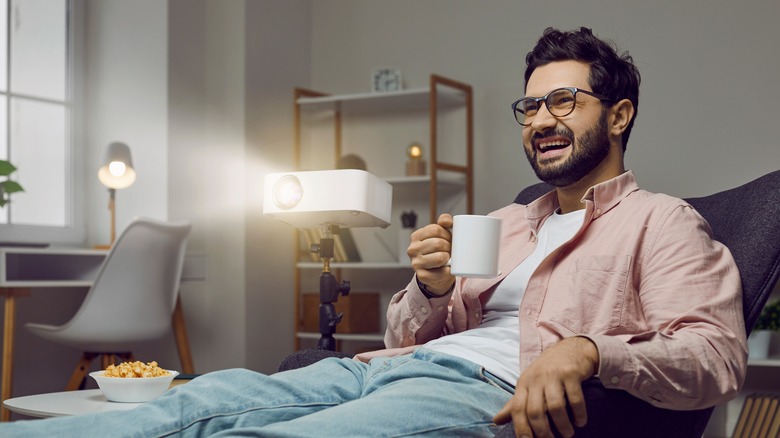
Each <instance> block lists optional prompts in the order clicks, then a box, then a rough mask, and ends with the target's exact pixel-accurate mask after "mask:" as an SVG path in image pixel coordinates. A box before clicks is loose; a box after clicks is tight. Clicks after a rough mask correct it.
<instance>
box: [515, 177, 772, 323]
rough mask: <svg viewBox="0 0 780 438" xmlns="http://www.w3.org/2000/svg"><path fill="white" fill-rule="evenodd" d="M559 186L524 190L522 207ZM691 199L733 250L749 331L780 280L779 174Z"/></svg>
mask: <svg viewBox="0 0 780 438" xmlns="http://www.w3.org/2000/svg"><path fill="white" fill-rule="evenodd" d="M553 189H554V187H553V186H551V185H549V184H545V183H538V184H534V185H531V186H528V187H526V188H525V189H523V190H522V191H521V192H520V193H519V194H518V195H517V197H516V198H515V203H517V204H528V203H530V202H532V201H533V200H535V199H536V198H538V197H540V196H542V195H543V194H545V193H547V192H549V191H550V190H553ZM686 201H687V202H688V203H690V204H691V206H693V208H695V209H696V210H697V211H698V212H699V214H701V215H702V216H703V217H704V219H706V220H707V222H709V224H710V227H711V228H712V232H713V235H714V237H715V239H716V240H718V241H719V242H721V243H723V244H724V245H726V247H728V249H729V250H730V251H731V254H732V255H733V256H734V261H735V262H736V264H737V267H738V268H739V275H740V277H741V278H742V303H743V312H744V315H745V328H746V329H747V333H748V334H750V331H751V330H752V329H753V326H754V325H755V323H756V320H757V319H758V316H759V314H760V313H761V309H763V307H764V305H765V304H766V301H767V299H768V298H769V296H770V295H771V294H772V290H773V289H774V287H775V285H776V284H777V281H778V278H780V170H776V171H774V172H771V173H768V174H766V175H764V176H762V177H760V178H758V179H755V180H753V181H751V182H749V183H747V184H744V185H742V186H739V187H736V188H733V189H730V190H725V191H722V192H718V193H715V194H712V195H709V196H704V197H700V198H687V199H686Z"/></svg>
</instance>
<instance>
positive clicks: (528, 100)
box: [512, 87, 612, 126]
mask: <svg viewBox="0 0 780 438" xmlns="http://www.w3.org/2000/svg"><path fill="white" fill-rule="evenodd" d="M577 93H584V94H587V95H589V96H593V97H595V98H596V99H599V100H602V101H605V102H611V101H612V99H610V98H608V97H607V96H602V95H600V94H597V93H594V92H592V91H587V90H582V89H580V88H577V87H565V88H556V89H555V90H552V91H550V92H549V93H547V95H546V96H542V97H524V98H522V99H520V100H517V101H515V102H513V103H512V112H513V113H514V114H515V120H517V123H519V124H521V125H523V126H529V125H530V124H531V123H533V121H534V117H536V113H538V112H539V108H541V104H542V102H544V104H545V105H547V111H549V112H550V114H552V115H553V116H555V117H565V116H568V115H569V114H571V113H572V111H574V108H575V106H576V103H577Z"/></svg>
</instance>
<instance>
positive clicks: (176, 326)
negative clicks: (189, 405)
mask: <svg viewBox="0 0 780 438" xmlns="http://www.w3.org/2000/svg"><path fill="white" fill-rule="evenodd" d="M171 322H172V325H173V334H174V336H175V338H176V348H177V349H178V351H179V360H180V361H181V370H182V372H183V373H184V374H194V373H195V365H194V364H193V362H192V353H191V352H190V341H189V339H188V338H187V328H186V326H185V325H184V311H183V310H182V307H181V295H179V296H177V297H176V306H175V307H174V309H173V316H172V321H171Z"/></svg>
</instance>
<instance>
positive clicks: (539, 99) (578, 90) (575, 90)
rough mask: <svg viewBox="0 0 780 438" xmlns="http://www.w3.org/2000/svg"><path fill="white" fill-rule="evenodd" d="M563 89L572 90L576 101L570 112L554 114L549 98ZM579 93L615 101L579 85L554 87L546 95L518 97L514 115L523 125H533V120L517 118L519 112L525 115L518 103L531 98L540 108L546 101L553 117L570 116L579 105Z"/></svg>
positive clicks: (513, 105)
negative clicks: (524, 121)
mask: <svg viewBox="0 0 780 438" xmlns="http://www.w3.org/2000/svg"><path fill="white" fill-rule="evenodd" d="M561 90H568V91H570V92H571V94H572V97H573V99H574V103H573V104H572V106H571V109H570V110H569V112H567V113H566V114H554V113H553V112H552V110H551V109H550V105H549V104H548V103H547V99H548V98H549V97H550V96H551V95H553V94H554V93H556V92H558V91H561ZM577 93H585V94H587V95H588V96H593V97H595V98H596V99H598V100H600V101H602V102H612V101H613V99H610V98H609V97H607V96H604V95H601V94H598V93H594V92H592V91H588V90H583V89H582V88H577V87H561V88H556V89H554V90H552V91H550V92H549V93H547V94H545V95H544V96H542V97H523V98H520V99H517V100H516V101H514V102H512V115H514V117H515V121H517V123H519V124H520V125H522V126H530V125H531V122H529V123H523V122H521V121H520V119H518V118H517V114H518V113H520V114H523V115H524V114H525V113H524V112H523V111H521V110H519V109H518V108H517V105H518V104H519V103H520V102H523V101H525V100H531V101H533V102H534V103H536V105H537V106H539V108H541V106H540V103H541V102H544V104H545V105H546V106H547V111H549V112H550V114H552V116H553V117H555V118H560V117H566V116H568V115H569V114H571V113H573V112H574V108H576V106H577ZM534 115H535V114H534ZM533 117H534V116H531V118H533ZM523 119H524V120H525V117H523Z"/></svg>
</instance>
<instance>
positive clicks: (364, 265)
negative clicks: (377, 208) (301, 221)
mask: <svg viewBox="0 0 780 438" xmlns="http://www.w3.org/2000/svg"><path fill="white" fill-rule="evenodd" d="M429 79H430V81H429V82H428V86H427V87H425V88H414V89H407V90H401V91H396V92H385V93H379V92H374V93H369V92H366V93H353V94H326V93H324V92H322V91H319V90H313V89H306V88H295V89H294V92H295V93H294V96H295V97H294V107H295V108H294V110H295V114H294V118H293V120H294V125H295V131H294V132H295V138H294V140H295V141H294V151H293V152H294V158H295V159H294V164H295V166H296V169H301V168H302V167H311V165H312V164H311V163H312V162H314V163H315V164H314V165H315V166H319V165H321V164H316V163H318V162H319V161H321V162H323V163H324V162H327V160H329V159H328V158H327V155H328V150H327V148H322V147H321V145H328V144H330V143H331V140H330V139H329V138H333V141H332V144H333V157H334V158H335V161H338V159H340V157H342V156H343V155H344V153H345V152H346V151H345V150H343V149H342V146H343V144H344V143H347V144H349V145H350V148H349V152H351V153H360V154H361V155H362V156H363V157H364V158H365V159H366V160H367V161H368V162H369V163H371V164H373V165H374V166H376V167H382V170H383V171H384V172H383V173H381V174H380V175H381V176H382V177H384V180H385V181H386V182H388V183H390V184H391V185H392V186H393V205H394V207H393V208H395V210H394V213H393V214H394V215H395V216H397V214H396V213H400V212H401V210H408V209H410V208H411V209H412V211H416V212H418V214H421V215H424V216H425V217H424V218H422V217H421V218H419V219H420V220H421V221H422V222H424V223H428V222H432V221H435V217H433V216H434V215H435V214H436V213H437V212H439V211H452V212H461V211H465V213H466V214H473V211H474V178H473V166H474V164H473V161H474V158H473V155H474V153H473V150H474V135H473V131H474V130H473V125H474V109H473V105H474V104H473V100H474V99H473V90H472V88H471V85H468V84H466V83H463V82H459V81H457V80H454V79H450V78H446V77H443V76H439V75H436V74H431V75H430V78H429ZM461 117H462V118H463V127H464V128H465V129H464V130H463V131H461V132H462V134H458V133H453V134H452V136H454V138H450V136H447V138H445V139H443V140H444V141H440V140H439V138H438V136H437V133H439V132H440V131H445V130H446V131H447V132H449V131H451V130H452V128H453V127H454V126H455V124H460V122H458V120H459V119H460V118H461ZM426 122H427V123H426ZM425 125H427V126H428V134H429V141H428V142H427V151H428V158H427V160H428V161H427V164H428V166H427V167H426V172H427V173H429V175H422V176H402V175H400V174H403V173H404V172H403V168H404V167H403V163H402V162H401V156H400V155H398V154H396V152H397V151H395V150H394V149H392V150H391V149H388V148H383V147H381V146H382V142H381V141H380V142H374V141H373V140H372V139H374V138H382V139H384V138H385V137H387V139H388V142H390V141H391V139H392V138H395V137H398V138H402V137H403V138H406V137H408V131H409V130H410V128H411V129H412V130H413V131H414V132H418V131H421V130H423V129H424V127H425ZM307 127H308V128H309V129H307ZM385 128H386V129H387V131H386V132H385V131H384V129H385ZM331 135H332V136H333V137H331ZM461 135H463V137H461ZM407 140H408V139H407ZM439 143H442V145H446V147H445V146H439V145H438V144H439ZM304 145H305V146H306V150H305V151H304V150H302V146H304ZM311 148H317V151H316V152H317V153H320V152H321V153H322V157H321V158H320V159H319V160H317V159H315V158H314V155H317V154H314V153H312V152H311V151H310V150H309V149H311ZM391 152H392V155H391ZM303 157H306V160H307V162H306V163H305V165H304V163H302V158H303ZM388 157H392V158H388ZM383 165H384V166H383ZM431 169H435V170H433V172H435V173H431V172H432V171H431ZM391 175H396V176H391ZM388 176H390V177H388ZM399 229H400V225H399V224H397V223H393V224H392V225H391V226H390V227H389V228H388V229H386V230H384V231H379V230H356V231H355V233H354V235H353V237H354V241H355V245H356V246H357V247H358V249H359V252H361V253H363V254H362V259H363V260H368V261H365V262H339V263H336V262H332V263H330V265H329V266H330V268H331V269H333V270H346V271H348V272H346V275H347V276H354V277H357V279H358V280H357V281H360V282H365V283H366V284H367V285H374V286H377V285H379V289H380V293H382V294H385V293H386V292H390V291H392V292H393V293H395V292H396V291H397V290H399V289H400V288H401V287H403V285H405V284H407V282H408V281H409V275H410V274H411V273H412V267H411V265H410V262H408V261H407V262H406V263H399V262H398V261H395V260H398V259H399V257H398V254H397V252H398V251H397V248H396V245H395V244H388V242H390V241H392V242H394V243H396V242H398V239H399V235H398V233H397V231H398V230H399ZM301 243H302V240H301V236H300V235H298V236H296V245H297V246H299V247H300V246H301ZM304 243H305V242H304ZM296 250H300V248H296ZM382 250H386V252H387V254H385V253H384V252H382ZM380 255H381V257H380ZM388 255H389V256H390V257H389V258H388V257H387V256H388ZM339 260H346V259H341V258H340V259H339ZM352 260H356V259H352ZM370 260H389V261H381V262H379V261H370ZM322 268H323V262H321V261H312V258H311V257H307V256H306V255H302V257H300V258H299V261H298V262H296V263H295V274H294V275H295V288H294V294H295V302H294V306H293V312H294V313H295V321H300V317H301V315H300V312H301V309H302V306H301V305H300V304H301V301H302V300H303V298H302V288H303V287H304V284H305V287H306V288H310V287H313V285H314V282H315V280H316V278H314V274H316V273H318V272H321V271H322ZM304 277H305V279H306V283H303V279H304ZM396 282H397V284H398V286H397V287H396V286H393V285H394V284H396ZM366 289H368V288H366ZM382 298H383V302H382V304H383V305H384V304H385V301H386V300H385V298H387V296H386V295H385V296H383V297H382ZM380 313H381V310H380ZM301 328H302V327H301ZM335 337H336V339H338V340H342V341H361V342H377V343H381V342H382V341H383V339H384V334H383V333H368V334H352V333H350V334H336V335H335ZM319 338H320V334H319V333H311V332H306V331H302V332H298V333H297V334H296V337H295V349H296V350H298V349H300V346H301V341H303V340H306V341H307V342H309V341H310V340H312V339H319Z"/></svg>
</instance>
